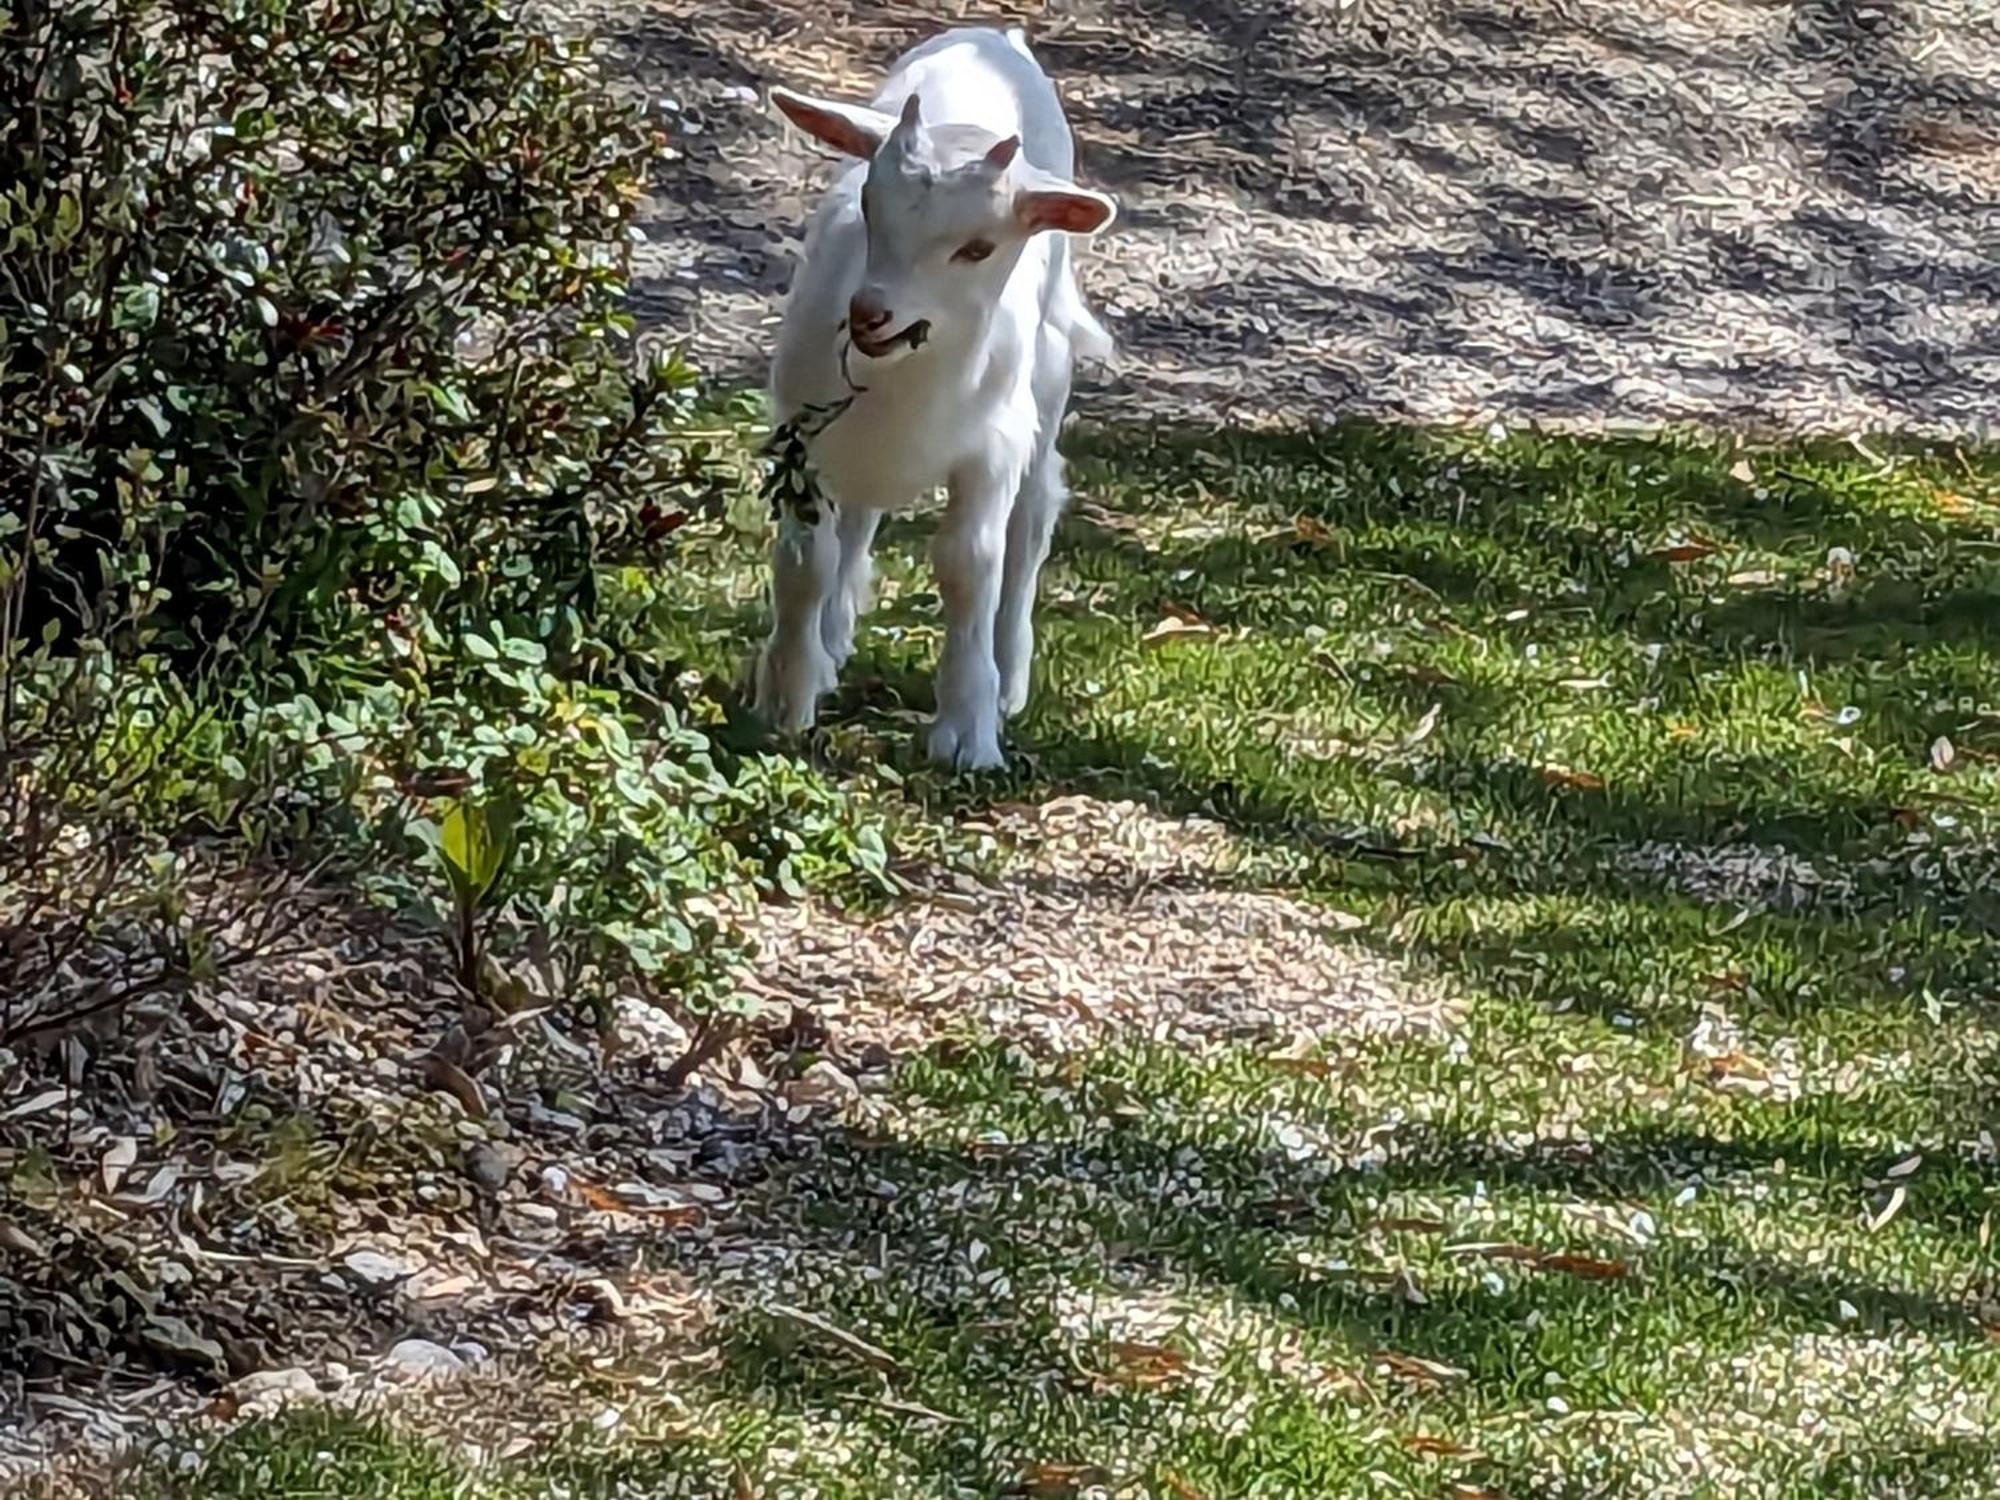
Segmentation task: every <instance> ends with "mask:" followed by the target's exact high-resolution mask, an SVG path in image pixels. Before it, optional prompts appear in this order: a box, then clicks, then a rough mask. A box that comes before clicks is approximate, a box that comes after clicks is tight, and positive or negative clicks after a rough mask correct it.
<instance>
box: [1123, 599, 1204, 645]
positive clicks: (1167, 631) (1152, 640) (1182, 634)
mask: <svg viewBox="0 0 2000 1500" xmlns="http://www.w3.org/2000/svg"><path fill="white" fill-rule="evenodd" d="M1221 634H1222V632H1221V631H1220V630H1217V629H1216V628H1215V627H1214V626H1213V625H1211V624H1209V623H1208V621H1206V620H1204V619H1201V618H1200V617H1199V616H1195V615H1190V614H1188V613H1187V612H1186V611H1176V610H1174V609H1173V608H1172V607H1171V606H1169V608H1168V611H1167V613H1166V614H1165V615H1164V616H1163V617H1162V618H1161V619H1160V622H1159V623H1158V624H1156V625H1155V626H1154V627H1153V628H1152V629H1151V630H1149V631H1147V632H1146V633H1145V634H1144V635H1143V636H1141V637H1140V638H1139V643H1140V644H1141V645H1142V646H1159V645H1164V644H1166V643H1167V642H1169V641H1208V640H1214V639H1215V638H1216V637H1217V636H1219V635H1221Z"/></svg>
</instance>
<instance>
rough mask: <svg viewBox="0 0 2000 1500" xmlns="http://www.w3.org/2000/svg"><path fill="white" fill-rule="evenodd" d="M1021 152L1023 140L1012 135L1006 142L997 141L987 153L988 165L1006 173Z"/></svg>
mask: <svg viewBox="0 0 2000 1500" xmlns="http://www.w3.org/2000/svg"><path fill="white" fill-rule="evenodd" d="M1020 150H1021V138H1020V137H1019V136H1018V135H1010V136H1008V137H1007V139H1006V140H1004V141H995V142H994V143H993V147H992V149H991V150H989V151H988V152H987V153H986V165H987V166H989V167H991V168H993V169H994V170H995V171H997V172H1004V171H1006V170H1007V168H1008V166H1009V165H1010V164H1011V163H1012V162H1013V160H1014V158H1015V156H1016V155H1018V154H1019V152H1020Z"/></svg>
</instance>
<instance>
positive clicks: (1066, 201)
mask: <svg viewBox="0 0 2000 1500" xmlns="http://www.w3.org/2000/svg"><path fill="white" fill-rule="evenodd" d="M1111 214H1112V207H1111V200H1110V199H1108V198H1100V197H1099V196H1098V195H1097V194H1095V193H1084V192H1063V191H1061V190H1059V189H1058V190H1053V191H1049V190H1042V191H1037V192H1032V193H1023V194H1021V195H1020V197H1018V198H1016V199H1015V200H1014V217H1015V218H1016V219H1018V220H1019V221H1020V223H1021V227H1022V228H1023V229H1026V230H1028V231H1029V232H1031V233H1032V232H1033V231H1035V230H1038V229H1059V230H1061V231H1062V232H1063V233H1064V234H1095V233H1096V232H1097V231H1098V230H1100V229H1102V228H1103V227H1104V226H1105V225H1106V224H1108V223H1110V222H1111Z"/></svg>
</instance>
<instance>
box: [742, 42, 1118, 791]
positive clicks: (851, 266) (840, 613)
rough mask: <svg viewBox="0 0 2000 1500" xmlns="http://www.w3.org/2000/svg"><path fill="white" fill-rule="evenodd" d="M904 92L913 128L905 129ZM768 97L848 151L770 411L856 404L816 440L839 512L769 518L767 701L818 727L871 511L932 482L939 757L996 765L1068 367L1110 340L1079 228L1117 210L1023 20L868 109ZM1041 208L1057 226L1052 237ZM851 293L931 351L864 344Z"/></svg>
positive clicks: (1046, 518)
mask: <svg viewBox="0 0 2000 1500" xmlns="http://www.w3.org/2000/svg"><path fill="white" fill-rule="evenodd" d="M912 95H915V96H917V100H918V103H917V105H916V106H914V108H915V110H916V111H917V114H918V117H919V118H918V119H917V120H915V121H911V120H908V119H905V123H903V124H901V125H898V123H897V121H898V119H899V117H902V116H903V112H904V108H905V105H906V104H907V103H908V101H909V100H910V98H911V96H912ZM773 99H774V102H776V103H777V104H778V106H779V108H780V109H782V110H784V112H785V113H786V114H787V115H788V116H789V117H790V118H791V119H792V120H793V121H794V122H795V123H797V124H799V125H800V126H801V127H802V128H804V129H806V130H807V131H809V132H810V133H811V134H813V135H814V136H816V137H818V138H819V139H821V140H822V141H825V142H827V143H829V144H833V145H835V146H836V149H841V150H844V151H846V152H847V154H849V155H850V156H854V157H856V158H858V159H857V160H856V161H855V162H854V163H853V164H852V165H850V166H849V167H848V168H847V169H846V170H845V171H844V172H843V173H842V174H841V176H840V178H839V180H838V181H836V182H835V183H834V184H833V186H832V187H831V188H830V189H829V190H828V191H827V193H826V195H825V197H824V198H823V199H822V201H821V202H820V204H819V206H818V208H817V209H816V211H815V212H814V215H813V218H812V222H811V223H810V225H809V226H808V229H807V233H806V244H805V257H804V261H803V264H802V265H801V267H800V270H799V273H798V276H797V279H796V281H795V282H794V284H793V287H792V291H791V295H790V297H789V299H788V300H787V303H786V307H785V313H784V320H783V325H782V327H781V329H780V331H779V336H778V347H777V353H776V358H775V360H774V362H773V367H772V376H771V391H772V402H773V408H774V415H775V417H776V418H777V420H778V421H780V422H784V421H787V420H789V419H790V418H792V417H793V416H795V415H797V414H798V413H799V412H800V411H801V410H802V409H804V408H806V407H817V406H823V405H826V404H829V403H833V402H837V401H839V400H840V399H842V398H843V397H846V396H848V395H850V394H853V393H854V392H855V390H856V389H857V388H859V394H854V400H853V404H852V405H851V406H849V407H848V409H847V410H846V411H845V412H844V413H842V414H841V415H840V416H839V417H838V418H837V419H836V420H834V421H833V422H832V423H831V425H829V426H828V427H827V428H826V429H825V430H824V431H823V432H822V433H821V434H820V435H819V436H818V437H816V438H815V439H813V440H812V442H811V444H810V448H809V452H810V455H811V459H812V463H813V467H814V469H815V471H816V472H817V474H818V476H819V481H820V484H821V487H822V489H823V491H824V493H825V494H826V495H827V497H828V498H829V499H830V500H831V501H832V502H833V505H832V507H831V508H830V509H828V510H824V511H823V513H822V515H821V519H820V521H819V524H818V525H817V526H816V527H813V528H808V527H806V526H805V525H804V524H803V523H800V522H796V521H794V522H789V523H787V524H786V525H785V526H783V527H781V530H780V536H779V539H778V543H777V546H776V549H775V552H774V557H773V568H772V606H773V609H772V612H773V616H774V618H773V624H772V629H771V634H770V637H769V639H768V640H767V641H766V642H765V645H764V648H763V651H762V653H761V655H760V657H759V661H758V664H757V673H756V692H757V706H758V709H759V711H760V712H761V713H762V714H763V715H764V716H765V717H766V718H767V719H768V720H769V721H770V722H772V723H773V724H775V725H777V726H778V727H779V728H781V729H783V730H787V731H793V730H798V729H803V728H806V727H808V726H810V725H811V724H812V722H813V719H814V715H815V713H816V711H817V705H818V700H819V698H820V696H821V695H822V694H823V693H825V692H826V691H827V690H829V689H830V688H832V687H833V685H834V682H835V679H836V677H837V675H838V673H839V671H840V668H841V665H842V664H843V662H844V661H845V660H846V657H847V655H848V653H849V651H850V650H851V649H852V646H853V638H854V626H855V621H856V618H857V617H858V616H859V615H860V613H861V612H862V610H863V609H864V608H865V607H866V603H867V590H868V579H869V560H868V553H869V547H870V544H871V543H872V541H873V538H874V534H875V527H876V523H877V521H878V520H879V519H880V517H881V515H882V513H883V512H885V511H889V510H893V509H897V508H899V507H903V506H907V505H909V504H911V503H912V502H915V501H917V500H919V499H920V498H922V497H923V496H925V495H927V494H928V493H930V492H931V491H933V490H935V489H936V488H938V487H939V486H943V487H944V488H945V490H946V491H947V493H948V496H949V501H948V504H947V506H946V509H945V513H944V517H943V521H942V524H941V525H940V527H939V530H938V535H937V539H936V543H935V546H934V549H933V562H934V565H935V568H936V571H937V579H938V592H939V595H940V597H941V598H942V600H943V604H944V615H945V643H944V650H943V654H942V657H941V659H940V662H939V665H938V677H937V716H936V718H935V720H934V721H933V723H932V726H931V732H930V744H929V748H930V753H931V756H932V758H933V759H934V760H936V761H939V762H940V763H942V764H945V765H949V766H954V767H961V768H967V769H982V768H990V767H996V766H999V765H1001V764H1002V763H1003V762H1002V756H1001V749H1000V725H1001V720H1002V719H1003V717H1005V716H1006V715H1008V714H1012V713H1015V712H1018V711H1019V710H1020V708H1021V707H1022V706H1023V704H1024V703H1025V702H1026V701H1027V696H1028V682H1029V666H1030V661H1031V658H1032V656H1033V625H1032V615H1033V608H1034V599H1035V590H1036V584H1037V580H1038V577H1039V574H1040V570H1041V566H1042V562H1043V559H1044V558H1045V556H1046V554H1047V551H1048V542H1049V533H1050V530H1051V529H1052V528H1053V526H1054V524H1055V521H1056V518H1057V515H1058V514H1059V512H1060V511H1061V509H1062V505H1063V502H1064V499H1065V497H1066V495H1067V490H1066V488H1065V486H1064V484H1063V462H1062V458H1061V456H1060V455H1059V454H1058V453H1057V451H1056V436H1057V433H1058V430H1059V429H1060V427H1061V425H1062V420H1063V414H1064V410H1065V408H1066V407H1067V405H1068V402H1069V392H1070V376H1071V371H1072V369H1073V368H1074V366H1075V363H1076V361H1077V359H1078V358H1079V357H1093V358H1103V357H1105V356H1107V355H1108V354H1109V353H1110V349H1111V342H1110V339H1109V337H1108V336H1107V335H1106V333H1105V331H1104V329H1103V327H1102V326H1101V325H1100V324H1099V323H1098V322H1097V320H1096V319H1095V318H1094V317H1092V316H1091V314H1090V311H1089V309H1088V308H1087V307H1086V306H1085V305H1084V301H1083V298H1082V296H1081V295H1080V293H1079V292H1078V290H1077V286H1076V281H1075V277H1074V275H1073V273H1072V270H1071V265H1070V244H1069V240H1070V238H1071V232H1070V231H1069V226H1080V232H1085V233H1094V232H1096V231H1097V230H1098V229H1101V228H1103V227H1104V225H1105V224H1107V223H1109V222H1110V219H1111V216H1112V214H1113V213H1114V211H1115V210H1114V208H1113V205H1112V204H1111V202H1110V200H1109V199H1107V198H1104V197H1103V196H1102V195H1099V194H1094V193H1089V192H1087V191H1086V190H1084V189H1081V188H1078V187H1076V186H1075V185H1074V184H1073V183H1072V182H1070V181H1069V178H1070V174H1071V172H1072V171H1073V169H1074V161H1075V148H1074V145H1073V142H1072V139H1071V136H1070V130H1069V126H1068V123H1067V122H1066V121H1065V120H1064V118H1063V113H1062V106H1061V103H1060V101H1059V100H1058V99H1057V97H1056V92H1055V88H1054V86H1053V85H1052V84H1051V83H1050V81H1049V79H1048V77H1047V75H1046V74H1044V73H1043V71H1042V69H1041V67H1040V65H1039V64H1038V63H1037V62H1036V61H1035V59H1034V57H1033V55H1032V54H1031V53H1030V52H1029V50H1028V46H1027V42H1026V40H1025V38H1024V37H1022V35H1021V34H1020V32H1019V31H1013V32H1009V33H1007V34H1004V35H1003V34H1002V33H1000V32H997V31H991V30H985V29H978V28H967V29H961V30H955V31H949V32H946V33H944V34H943V35H941V36H938V37H935V38H933V39H932V40H931V41H929V42H926V43H925V44H923V45H922V46H920V47H917V48H915V49H914V50H912V51H910V52H909V53H907V54H905V55H904V56H903V57H902V58H901V59H900V60H899V61H898V62H897V63H896V64H895V66H894V67H893V68H892V69H891V70H890V72H889V75H888V78H887V80H886V81H885V82H884V83H883V85H882V88H881V90H880V91H879V92H878V93H877V94H876V95H875V98H874V99H873V100H872V101H871V102H870V104H869V106H867V107H860V106H853V105H843V104H838V103H836V102H834V101H829V100H814V99H807V98H805V97H804V96H801V95H797V94H792V93H789V92H788V91H783V90H775V91H774V92H773ZM1009 138H1016V139H1018V142H1019V149H1018V154H1011V153H1010V148H1009V147H1008V146H1007V145H1006V142H1007V141H1008V139H1009ZM989 146H994V147H996V148H997V149H995V150H994V151H993V153H992V154H991V155H989V154H988V151H987V148H988V147H989ZM864 185H866V187H867V190H868V192H869V207H868V215H869V217H868V219H867V222H866V223H864V218H863V212H862V199H863V192H864ZM1051 219H1053V220H1054V221H1055V222H1056V223H1057V224H1058V225H1059V226H1062V227H1058V228H1056V229H1054V230H1050V229H1047V228H1046V227H1044V226H1045V224H1046V222H1047V221H1048V220H1051ZM981 244H987V245H990V246H991V251H990V254H989V255H988V256H987V257H986V258H985V259H983V260H980V259H977V258H976V251H977V249H978V248H979V246H980V245H981ZM968 257H971V258H968ZM857 292H864V293H866V294H867V295H869V296H872V297H875V298H876V299H877V303H876V305H877V306H881V307H885V308H887V309H889V311H890V317H889V319H888V321H886V322H884V323H882V324H880V325H879V328H880V329H881V330H890V329H893V330H895V331H896V332H897V333H901V332H903V331H905V330H907V329H908V328H909V327H910V326H911V325H912V324H913V323H914V322H915V321H917V320H919V319H921V320H922V321H923V322H924V323H925V324H926V325H927V327H928V331H929V337H928V339H927V341H925V342H923V343H922V344H921V346H920V347H915V348H912V347H909V346H908V345H907V344H905V345H900V346H896V347H891V348H878V350H877V352H876V354H875V355H874V357H870V356H868V355H866V354H864V353H863V351H862V350H860V349H859V348H857V347H855V345H854V337H855V335H854V333H853V332H852V331H850V330H849V329H848V326H847V312H848V305H849V300H850V299H851V298H853V297H854V296H855V294H856V293H857ZM879 337H880V335H879V333H878V335H877V337H876V338H871V339H870V342H871V343H876V342H878V341H879Z"/></svg>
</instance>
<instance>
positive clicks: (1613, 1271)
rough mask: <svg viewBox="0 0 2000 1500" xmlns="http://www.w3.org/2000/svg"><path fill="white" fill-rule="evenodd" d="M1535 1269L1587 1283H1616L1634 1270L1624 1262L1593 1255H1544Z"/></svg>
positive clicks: (1537, 1262)
mask: <svg viewBox="0 0 2000 1500" xmlns="http://www.w3.org/2000/svg"><path fill="white" fill-rule="evenodd" d="M1535 1268H1536V1269H1537V1270H1539V1271H1561V1272H1563V1273H1564V1274H1565V1275H1569V1276H1581V1277H1582V1278H1583V1279H1584V1280H1586V1281H1616V1280H1618V1279H1619V1278H1620V1277H1623V1276H1625V1275H1627V1274H1629V1273H1630V1271H1631V1269H1632V1268H1631V1267H1630V1266H1629V1265H1627V1264H1626V1263H1625V1262H1624V1261H1622V1260H1599V1259H1597V1258H1596V1257H1595V1256H1591V1255H1544V1256H1543V1257H1542V1258H1541V1259H1540V1260H1538V1261H1536V1262H1535Z"/></svg>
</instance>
